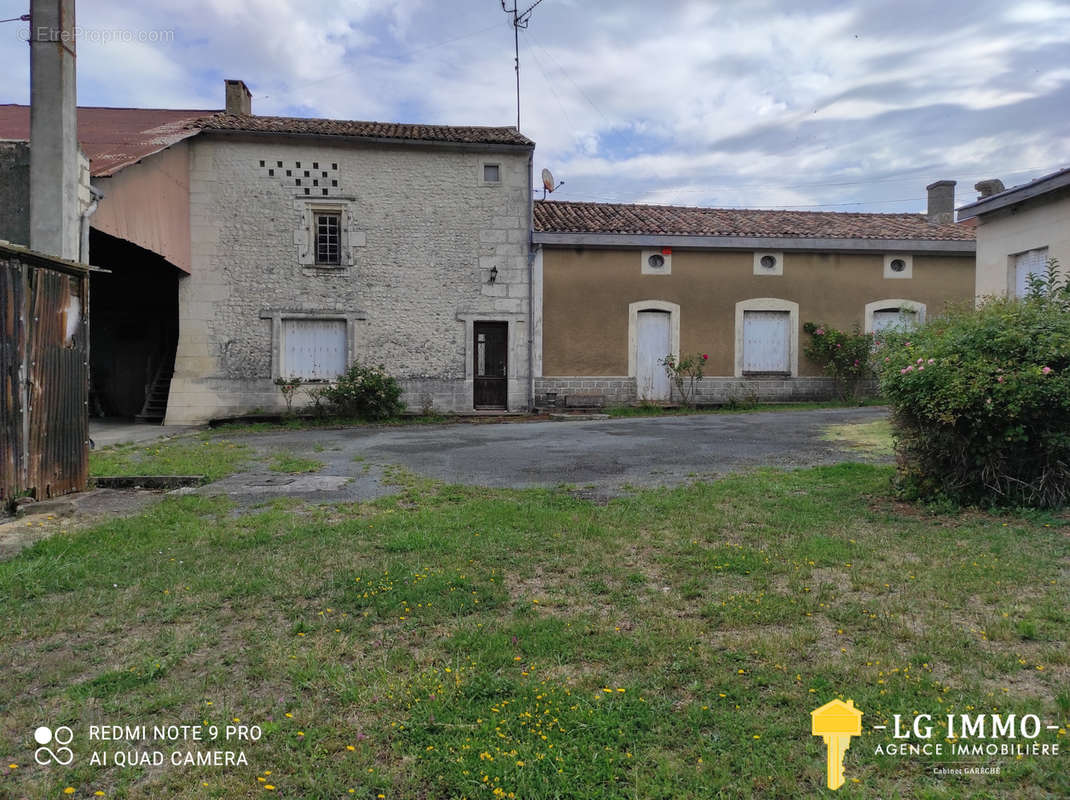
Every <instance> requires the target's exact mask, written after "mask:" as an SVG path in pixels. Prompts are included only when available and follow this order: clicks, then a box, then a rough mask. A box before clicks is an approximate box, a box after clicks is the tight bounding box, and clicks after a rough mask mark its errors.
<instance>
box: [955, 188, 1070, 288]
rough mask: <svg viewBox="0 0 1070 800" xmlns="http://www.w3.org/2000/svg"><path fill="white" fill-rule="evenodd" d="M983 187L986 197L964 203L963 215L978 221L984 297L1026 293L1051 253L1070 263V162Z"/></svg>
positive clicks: (979, 276)
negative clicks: (1028, 178)
mask: <svg viewBox="0 0 1070 800" xmlns="http://www.w3.org/2000/svg"><path fill="white" fill-rule="evenodd" d="M993 184H995V186H993ZM977 187H978V189H979V190H981V192H982V195H981V197H979V198H978V199H977V200H976V201H975V202H973V203H970V204H968V205H965V206H963V207H962V208H960V209H959V210H958V219H959V221H960V222H961V221H963V220H967V219H976V221H977V282H976V295H977V299H978V300H979V301H980V300H981V299H982V298H984V297H990V296H1007V295H1010V296H1012V297H1013V296H1019V297H1020V296H1022V295H1024V294H1025V292H1026V288H1027V285H1028V284H1027V280H1028V276H1029V275H1030V274H1031V273H1032V274H1038V273H1040V272H1043V270H1044V269H1045V266H1046V264H1047V260H1048V259H1049V258H1056V259H1058V260H1059V263H1060V264H1061V265H1062V268H1063V269H1064V270H1066V269H1070V168H1067V169H1062V170H1059V171H1058V172H1053V173H1051V174H1050V175H1045V176H1043V177H1041V178H1038V179H1036V180H1035V181H1032V182H1031V183H1027V184H1023V185H1021V186H1014V187H1012V188H1010V189H1002V184H1001V183H998V182H995V181H983V182H981V183H979V184H977ZM992 188H995V189H997V191H995V192H991V193H990V190H991V189H992Z"/></svg>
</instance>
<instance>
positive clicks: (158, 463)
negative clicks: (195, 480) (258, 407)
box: [89, 433, 253, 481]
mask: <svg viewBox="0 0 1070 800" xmlns="http://www.w3.org/2000/svg"><path fill="white" fill-rule="evenodd" d="M252 457H253V454H252V451H251V450H250V449H249V447H248V446H246V445H244V444H236V443H234V442H232V441H230V440H229V439H226V438H220V437H217V436H211V435H209V434H207V433H202V434H198V435H195V436H182V437H176V438H174V439H164V440H161V441H157V442H150V443H148V444H120V445H116V446H114V447H106V448H102V449H100V450H92V451H90V453H89V475H90V476H91V477H94V478H96V477H106V476H113V475H205V476H207V478H208V479H209V480H213V481H214V480H219V479H220V478H224V477H226V476H227V475H231V474H233V473H235V472H239V471H240V470H242V469H243V468H244V467H246V466H247V465H248V464H249V463H250V461H251V460H252Z"/></svg>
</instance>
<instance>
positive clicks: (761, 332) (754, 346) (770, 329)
mask: <svg viewBox="0 0 1070 800" xmlns="http://www.w3.org/2000/svg"><path fill="white" fill-rule="evenodd" d="M743 371H744V372H787V373H790V372H791V315H790V313H789V312H787V311H744V312H743Z"/></svg>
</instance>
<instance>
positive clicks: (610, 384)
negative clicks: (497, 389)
mask: <svg viewBox="0 0 1070 800" xmlns="http://www.w3.org/2000/svg"><path fill="white" fill-rule="evenodd" d="M581 395H582V396H586V397H590V398H592V402H590V403H587V405H592V406H597V405H602V406H627V405H631V404H632V403H635V402H636V391H635V378H627V377H606V376H594V377H569V378H536V379H535V406H536V408H565V407H566V406H568V405H573V406H575V405H577V404H578V401H577V398H578V397H579V396H581ZM569 397H572V398H573V400H572V401H571V402H570V401H569ZM594 397H601V402H594V401H593V398H594Z"/></svg>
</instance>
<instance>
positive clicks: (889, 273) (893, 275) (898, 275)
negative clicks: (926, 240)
mask: <svg viewBox="0 0 1070 800" xmlns="http://www.w3.org/2000/svg"><path fill="white" fill-rule="evenodd" d="M897 258H901V259H902V260H903V261H905V262H906V267H905V268H904V269H903V271H902V272H896V271H894V270H893V269H892V262H893V261H895V259H897ZM884 277H885V278H886V279H890V280H891V279H898V280H903V279H906V278H913V277H914V256H912V255H908V254H906V253H885V255H884Z"/></svg>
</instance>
